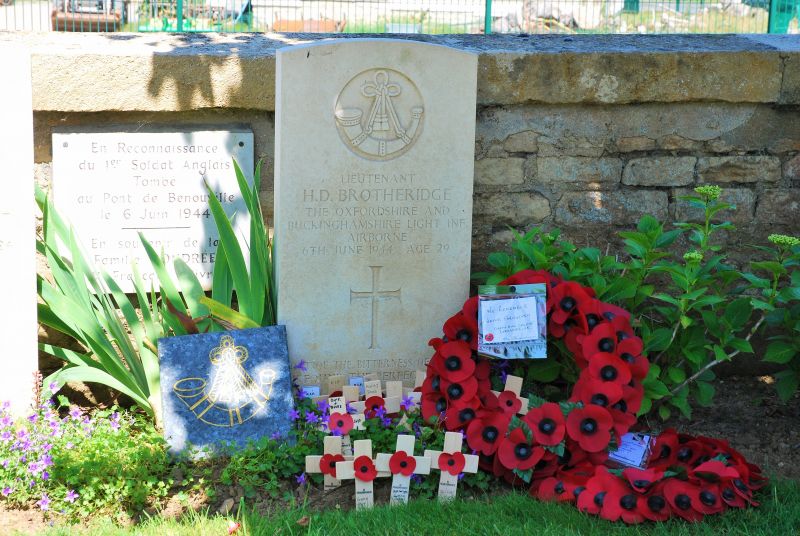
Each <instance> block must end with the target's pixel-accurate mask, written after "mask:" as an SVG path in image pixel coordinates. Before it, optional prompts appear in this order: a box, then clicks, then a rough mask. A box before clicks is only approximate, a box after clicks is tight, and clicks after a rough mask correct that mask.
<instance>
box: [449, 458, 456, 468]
mask: <svg viewBox="0 0 800 536" xmlns="http://www.w3.org/2000/svg"><path fill="white" fill-rule="evenodd" d="M455 464H456V461H455V460H454V459H453V458H450V459H449V460H447V465H449V466H450V467H453V466H454V465H455Z"/></svg>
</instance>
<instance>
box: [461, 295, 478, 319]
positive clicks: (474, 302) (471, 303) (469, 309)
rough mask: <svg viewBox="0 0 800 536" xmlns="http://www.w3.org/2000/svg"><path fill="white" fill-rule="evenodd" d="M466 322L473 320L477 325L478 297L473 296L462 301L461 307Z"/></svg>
mask: <svg viewBox="0 0 800 536" xmlns="http://www.w3.org/2000/svg"><path fill="white" fill-rule="evenodd" d="M461 312H462V313H464V316H465V317H466V320H467V322H475V325H476V326H477V325H478V297H477V296H473V297H471V298H469V299H467V301H465V302H464V307H462V308H461Z"/></svg>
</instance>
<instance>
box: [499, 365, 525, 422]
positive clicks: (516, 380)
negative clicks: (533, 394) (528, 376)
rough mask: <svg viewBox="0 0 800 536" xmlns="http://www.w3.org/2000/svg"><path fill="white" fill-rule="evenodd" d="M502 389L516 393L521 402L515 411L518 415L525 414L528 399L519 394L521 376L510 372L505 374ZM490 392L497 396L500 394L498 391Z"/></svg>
mask: <svg viewBox="0 0 800 536" xmlns="http://www.w3.org/2000/svg"><path fill="white" fill-rule="evenodd" d="M504 391H511V392H512V393H514V394H515V395H517V398H519V400H520V401H521V402H522V406H520V408H519V411H518V412H517V413H519V414H520V415H525V414H526V413H528V399H527V398H522V397H521V396H520V392H521V391H522V378H520V377H519V376H512V375H511V374H509V375H508V376H506V387H505V389H504ZM492 393H494V394H495V396H497V397H499V396H500V395H501V394H502V393H500V392H499V391H492Z"/></svg>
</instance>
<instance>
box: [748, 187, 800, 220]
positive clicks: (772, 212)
mask: <svg viewBox="0 0 800 536" xmlns="http://www.w3.org/2000/svg"><path fill="white" fill-rule="evenodd" d="M798 215H800V189H796V188H790V189H779V190H765V191H764V192H762V193H761V196H760V198H759V202H758V210H756V220H757V221H758V222H759V223H778V224H784V225H786V224H793V225H794V226H795V228H797V225H798V224H797V217H798Z"/></svg>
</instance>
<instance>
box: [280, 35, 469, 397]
mask: <svg viewBox="0 0 800 536" xmlns="http://www.w3.org/2000/svg"><path fill="white" fill-rule="evenodd" d="M444 70H448V72H451V71H452V72H453V75H452V76H449V77H448V78H447V79H443V77H442V76H441V75H440V73H441V72H443V71H444ZM320 72H324V73H326V76H325V77H319V75H318V73H320ZM476 73H477V60H476V58H475V56H474V55H472V54H469V53H464V52H460V51H455V50H451V49H448V48H445V47H440V46H434V45H427V44H423V43H414V42H399V41H393V40H384V39H381V40H359V39H355V40H350V39H348V40H343V41H332V42H326V43H322V44H314V45H303V46H299V47H288V48H284V49H281V50H279V51H278V56H277V74H278V85H277V90H276V118H275V128H276V145H275V259H276V284H277V292H278V321H279V323H282V324H285V325H286V329H287V333H288V340H289V353H290V356H291V358H292V360H293V362H295V363H297V362H299V361H300V360H301V359H302V360H304V361H305V362H306V363H307V365H308V367H307V371H301V370H298V369H295V372H294V373H295V374H296V376H297V379H298V381H299V382H300V384H301V385H325V382H326V379H327V377H328V376H331V375H337V374H348V375H352V376H363V375H364V374H368V373H372V374H376V375H377V377H378V378H379V379H381V380H384V381H385V380H402V381H404V382H405V383H406V384H407V385H409V386H410V385H413V382H414V380H415V376H416V374H415V371H416V370H419V369H421V368H423V367H424V366H425V362H426V361H427V360H428V359H429V358H430V355H431V351H430V349H429V348H428V347H427V342H428V340H429V339H430V338H431V337H434V336H439V335H441V333H440V329H441V325H442V323H443V322H444V321H445V320H446V319H447V318H448V317H449V316H450V314H451V311H452V310H456V309H458V308H459V307H460V306H461V305H462V304H463V301H464V299H465V298H466V296H467V292H468V289H469V259H470V239H471V225H472V220H471V216H472V178H473V158H474V154H473V153H474V141H475V136H474V128H475V82H476ZM310 78H314V79H315V80H317V83H315V84H313V85H310V84H308V83H307V80H308V79H310ZM423 123H424V129H423ZM370 279H371V281H370Z"/></svg>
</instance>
